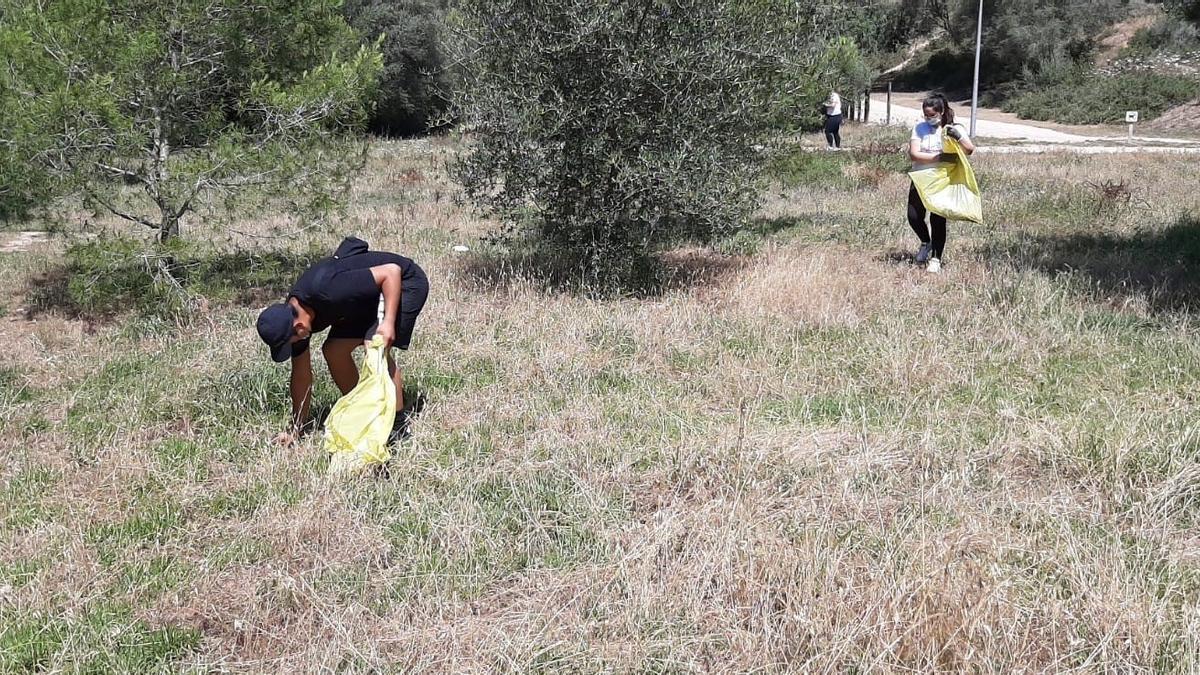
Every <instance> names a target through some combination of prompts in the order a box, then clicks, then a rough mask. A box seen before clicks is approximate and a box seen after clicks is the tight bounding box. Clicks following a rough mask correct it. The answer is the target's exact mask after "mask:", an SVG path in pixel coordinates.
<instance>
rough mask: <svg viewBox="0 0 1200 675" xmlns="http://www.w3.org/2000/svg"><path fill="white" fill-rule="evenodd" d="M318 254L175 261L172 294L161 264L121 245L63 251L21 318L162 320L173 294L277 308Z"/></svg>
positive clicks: (31, 291)
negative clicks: (146, 317) (139, 316)
mask: <svg viewBox="0 0 1200 675" xmlns="http://www.w3.org/2000/svg"><path fill="white" fill-rule="evenodd" d="M321 255H322V254H321V253H315V252H310V253H288V252H279V251H268V252H259V251H254V252H250V251H237V252H232V253H221V254H212V255H206V254H197V253H190V252H189V253H183V254H179V255H176V256H175V257H174V259H173V260H170V261H169V263H167V264H168V266H169V269H170V270H171V274H172V276H173V277H174V278H175V280H176V281H177V282H178V284H179V285H178V287H175V286H174V285H173V284H171V283H170V282H168V281H166V280H164V278H163V277H162V276H161V274H160V267H159V263H160V261H163V262H165V261H167V258H165V257H161V256H157V255H156V254H154V253H152V252H146V251H141V250H138V249H132V248H130V247H129V246H128V245H126V244H123V243H117V244H115V245H112V246H108V245H107V244H105V243H104V242H98V243H88V244H83V245H78V246H73V247H71V248H70V249H68V251H67V254H66V256H65V258H64V259H63V261H62V264H61V265H58V266H55V267H52V268H51V269H50V270H48V271H46V272H44V273H43V274H41V275H39V276H37V277H35V278H33V279H32V280H31V281H30V284H29V288H28V292H27V298H26V309H25V316H26V318H27V319H32V318H35V317H36V316H38V315H39V314H42V313H45V312H56V313H61V314H64V315H66V316H69V317H71V318H77V319H85V320H88V321H103V320H109V319H112V318H113V317H114V316H116V315H118V314H122V313H125V312H128V311H131V310H132V311H135V312H137V313H139V314H143V315H155V316H168V315H171V314H172V312H174V311H176V310H177V308H178V306H179V300H180V294H179V292H178V289H179V288H182V289H183V290H184V291H185V292H186V294H188V295H191V296H195V297H200V298H204V299H206V300H208V301H211V302H213V303H222V304H234V305H238V306H243V307H258V306H262V305H266V304H269V303H271V302H279V301H282V300H283V296H284V295H285V294H286V293H287V291H288V290H289V289H290V288H291V285H292V284H293V283H294V282H295V280H296V279H297V278H298V277H299V276H300V273H301V272H303V271H304V270H305V269H306V268H307V267H308V266H309V265H311V264H312V263H314V262H316V260H317V259H319V258H320V257H321Z"/></svg>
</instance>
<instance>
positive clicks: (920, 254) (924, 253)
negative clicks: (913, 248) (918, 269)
mask: <svg viewBox="0 0 1200 675" xmlns="http://www.w3.org/2000/svg"><path fill="white" fill-rule="evenodd" d="M932 248H933V245H932V244H930V243H929V242H925V243H923V244H921V248H919V249H917V264H921V263H923V262H925V261H926V260H929V251H930V249H932Z"/></svg>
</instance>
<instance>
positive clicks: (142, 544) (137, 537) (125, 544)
mask: <svg viewBox="0 0 1200 675" xmlns="http://www.w3.org/2000/svg"><path fill="white" fill-rule="evenodd" d="M186 520H187V518H186V516H185V514H184V511H183V508H182V507H181V506H180V505H179V504H178V503H176V502H174V501H171V500H170V499H168V498H164V497H162V496H143V497H140V498H137V499H135V501H134V508H133V515H131V516H129V517H128V518H126V519H124V520H121V521H118V522H114V523H98V524H94V525H91V526H89V527H88V528H87V531H86V532H87V540H88V541H89V542H90V543H92V544H93V545H94V546H95V547H96V551H97V554H98V557H99V558H100V561H101V562H102V563H104V564H106V565H111V564H113V563H114V562H116V561H117V560H119V559H120V558H121V557H122V556H123V555H125V554H126V553H127V552H128V551H129V550H131V549H134V548H148V547H150V546H153V545H155V544H159V543H162V542H165V541H168V540H171V539H173V538H175V537H178V536H179V535H180V534H181V532H182V530H183V525H184V523H185V522H186Z"/></svg>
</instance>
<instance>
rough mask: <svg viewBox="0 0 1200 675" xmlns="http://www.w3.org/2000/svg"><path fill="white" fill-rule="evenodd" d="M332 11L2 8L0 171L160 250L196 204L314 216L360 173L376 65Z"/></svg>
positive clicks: (190, 3)
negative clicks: (26, 176) (149, 239)
mask: <svg viewBox="0 0 1200 675" xmlns="http://www.w3.org/2000/svg"><path fill="white" fill-rule="evenodd" d="M337 8H338V3H337V2H335V1H334V0H294V1H292V2H286V3H281V2H269V3H243V2H234V1H232V0H178V1H176V2H170V3H163V2H155V1H153V0H69V1H64V2H53V3H44V2H35V1H33V0H0V16H2V17H3V19H4V20H3V21H2V22H0V61H3V62H5V63H7V64H8V67H6V68H4V69H3V72H0V110H2V111H3V112H4V115H2V116H0V138H3V139H5V143H6V147H7V149H6V154H4V155H0V162H5V164H6V165H8V167H9V168H8V169H3V168H2V166H3V165H0V173H2V172H3V171H6V170H7V171H9V172H11V171H12V166H13V165H14V164H16V165H18V166H24V167H27V170H28V171H29V172H30V175H36V176H39V177H40V179H39V180H38V181H35V182H36V183H37V184H38V185H39V186H40V188H44V189H40V188H39V189H36V190H31V191H30V193H29V194H33V195H35V196H36V195H38V194H43V193H49V192H54V191H57V192H60V193H68V194H75V195H79V196H81V197H82V198H83V199H84V200H85V202H86V203H87V204H89V205H91V206H93V207H94V208H96V209H98V210H104V211H108V212H111V213H113V214H116V215H117V216H120V217H121V218H124V219H126V220H129V221H131V222H135V223H140V224H142V225H145V226H147V227H149V228H151V229H153V230H154V232H155V233H156V235H157V238H158V240H159V241H160V242H167V241H168V240H170V239H172V238H174V237H176V236H178V235H179V233H180V223H181V221H182V220H183V218H184V217H185V215H186V214H188V213H191V212H193V211H197V210H198V209H201V208H203V207H204V206H206V205H211V206H221V207H225V208H221V209H213V210H214V212H215V211H218V210H219V211H220V212H222V213H231V212H233V210H234V209H235V208H236V207H240V206H245V205H259V206H271V207H272V208H274V207H275V206H279V205H286V206H291V207H294V208H295V209H297V210H299V211H301V212H306V211H307V212H314V211H315V212H319V211H322V210H324V209H326V208H327V207H328V206H329V205H330V201H331V197H332V195H334V194H336V193H337V191H338V190H340V189H342V188H344V187H345V186H346V184H347V181H348V178H349V176H350V175H352V173H353V171H354V170H355V169H356V168H357V167H358V166H359V164H360V159H359V158H360V157H361V155H362V150H361V148H362V146H361V145H358V146H356V145H355V144H356V142H357V141H356V139H358V138H360V137H361V133H360V129H361V127H362V125H363V124H364V121H365V117H366V110H367V104H366V102H367V100H368V99H369V96H370V94H371V92H372V90H373V87H374V85H375V82H376V79H377V76H378V72H379V69H380V67H381V64H380V55H379V52H378V49H377V48H374V47H362V46H361V45H360V43H359V40H358V36H357V35H356V34H355V33H354V31H353V30H352V29H351V28H350V27H349V26H348V25H347V24H346V22H345V21H344V20H343V19H342V17H341V16H340V14H338V11H337ZM356 147H357V148H358V149H357V150H356ZM28 187H30V188H33V187H35V186H33V185H30V186H28ZM28 201H29V199H28V198H25V199H24V203H26V204H27V203H28ZM20 202H21V200H19V199H17V198H15V197H14V198H13V199H11V200H10V203H12V204H14V205H20Z"/></svg>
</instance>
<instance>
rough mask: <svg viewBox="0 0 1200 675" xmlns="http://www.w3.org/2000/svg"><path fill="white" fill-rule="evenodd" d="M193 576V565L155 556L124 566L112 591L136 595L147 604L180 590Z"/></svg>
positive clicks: (172, 558)
mask: <svg viewBox="0 0 1200 675" xmlns="http://www.w3.org/2000/svg"><path fill="white" fill-rule="evenodd" d="M192 574H193V568H192V566H191V565H189V564H187V563H185V562H182V561H180V560H179V559H177V558H175V557H173V556H167V555H160V556H154V557H152V558H149V559H147V560H135V561H133V562H130V563H126V564H124V565H122V566H121V570H120V572H119V574H118V575H117V581H116V584H115V586H114V587H113V588H112V589H111V590H113V591H116V592H118V593H121V594H131V595H136V596H137V597H138V598H139V599H140V600H141V601H143V602H147V601H150V600H153V599H154V598H156V597H158V596H160V595H162V594H163V593H165V592H167V591H170V590H174V589H176V588H178V587H179V586H180V585H181V584H182V583H183V582H184V581H186V580H187V579H188V577H189V576H191V575H192Z"/></svg>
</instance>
